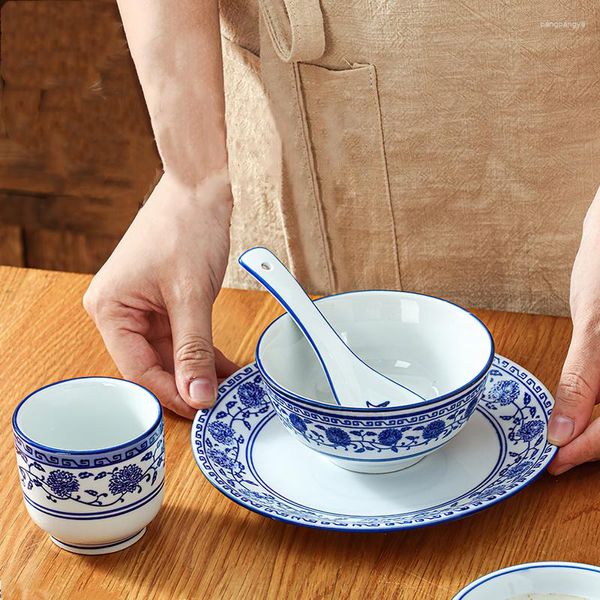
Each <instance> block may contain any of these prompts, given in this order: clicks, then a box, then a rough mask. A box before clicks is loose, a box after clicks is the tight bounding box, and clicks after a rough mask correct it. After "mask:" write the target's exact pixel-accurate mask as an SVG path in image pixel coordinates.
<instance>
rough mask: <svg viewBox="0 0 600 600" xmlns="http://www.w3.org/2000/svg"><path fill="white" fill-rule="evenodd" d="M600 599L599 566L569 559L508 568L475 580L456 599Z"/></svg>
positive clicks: (454, 599)
mask: <svg viewBox="0 0 600 600" xmlns="http://www.w3.org/2000/svg"><path fill="white" fill-rule="evenodd" d="M562 598H564V600H600V568H599V567H595V566H593V565H584V564H580V563H567V562H539V563H528V564H524V565H516V566H514V567H508V568H506V569H502V570H500V571H495V572H494V573H490V574H489V575H484V576H483V577H481V578H480V579H478V580H477V581H474V582H473V583H471V584H470V585H468V586H467V587H466V588H464V589H463V590H462V591H460V592H459V593H458V594H457V595H456V596H454V598H453V600H560V599H562Z"/></svg>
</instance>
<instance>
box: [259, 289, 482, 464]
mask: <svg viewBox="0 0 600 600" xmlns="http://www.w3.org/2000/svg"><path fill="white" fill-rule="evenodd" d="M316 302H317V304H318V307H319V310H320V311H321V312H322V313H323V314H324V316H325V318H326V319H327V320H329V322H330V323H331V324H332V325H333V327H334V329H335V330H336V331H337V332H338V333H339V334H340V336H341V337H342V339H343V340H344V341H345V342H346V343H347V344H348V346H349V347H350V348H351V350H353V351H354V353H355V354H356V355H357V356H358V357H359V358H360V359H362V360H363V361H364V362H366V363H367V364H369V365H370V366H371V367H373V368H374V369H375V370H377V371H379V372H380V373H383V374H384V375H387V376H388V377H390V378H391V379H394V380H396V381H398V382H399V383H401V384H403V385H405V386H406V387H408V388H410V389H412V390H413V391H415V392H417V393H418V394H420V395H421V396H422V397H423V398H424V400H423V401H422V402H417V403H414V404H410V405H404V406H388V407H383V408H363V407H351V406H339V405H337V404H336V403H335V400H334V398H333V395H332V393H331V388H330V387H329V384H328V382H327V379H326V376H325V374H324V373H323V369H322V367H321V364H320V363H319V361H318V359H317V358H316V356H315V353H314V352H313V350H312V348H311V346H310V345H309V344H308V342H307V341H306V339H305V337H304V336H303V335H302V333H301V332H300V330H299V329H298V328H297V327H296V326H295V325H294V323H293V321H292V319H291V318H290V317H289V315H287V314H285V315H283V316H281V317H279V318H278V319H276V320H275V321H273V323H271V325H269V326H268V327H267V329H266V330H265V331H264V333H263V335H262V336H261V338H260V340H259V342H258V346H257V349H256V362H257V365H258V369H259V371H260V374H261V376H262V378H263V379H264V381H265V384H266V391H267V394H268V396H269V398H270V400H271V403H272V404H273V407H274V408H275V411H276V412H277V415H278V416H279V418H280V420H281V422H282V423H283V425H284V427H285V428H286V429H287V430H288V431H289V432H290V433H291V434H292V435H293V436H294V437H295V438H296V439H297V440H298V441H300V442H302V443H303V444H305V445H306V446H308V447H309V448H311V449H312V450H314V451H316V452H319V453H320V454H322V455H324V456H327V457H328V458H330V459H331V460H332V461H333V462H334V463H335V464H337V465H338V466H340V467H343V468H345V469H349V470H351V471H358V472H362V473H387V472H391V471H397V470H400V469H404V468H406V467H410V466H411V465H414V464H415V463H417V462H418V461H419V460H421V459H422V458H424V457H425V456H427V455H428V454H431V453H432V452H434V451H436V450H438V449H439V448H441V447H442V446H444V445H445V444H446V443H448V442H449V441H450V440H451V439H452V438H453V437H454V436H455V435H456V434H458V433H459V432H460V430H461V429H462V428H463V427H464V426H465V424H466V423H467V421H468V420H469V418H470V417H471V415H472V414H473V412H474V411H475V408H476V407H477V404H478V402H479V399H480V398H481V396H482V394H483V390H484V387H485V383H486V379H487V374H488V372H489V369H490V366H491V364H492V360H493V358H494V342H493V339H492V336H491V335H490V332H489V331H488V330H487V328H486V327H485V325H484V324H483V323H482V322H481V321H480V320H479V319H478V318H477V317H475V316H474V315H472V314H471V313H470V312H468V311H466V310H465V309H463V308H461V307H460V306H457V305H456V304H452V303H451V302H447V301H445V300H442V299H439V298H434V297H432V296H425V295H423V294H414V293H410V292H396V291H380V290H373V291H361V292H348V293H345V294H338V295H334V296H327V297H325V298H321V299H319V300H317V301H316Z"/></svg>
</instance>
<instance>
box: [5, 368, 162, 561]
mask: <svg viewBox="0 0 600 600" xmlns="http://www.w3.org/2000/svg"><path fill="white" fill-rule="evenodd" d="M13 430H14V436H15V448H16V452H17V466H18V470H19V478H20V481H21V487H22V490H23V497H24V500H25V506H26V507H27V511H28V512H29V515H30V516H31V518H32V519H33V521H34V522H35V523H36V524H37V525H38V526H39V527H41V528H42V529H43V530H44V531H46V532H47V533H48V534H49V535H50V536H51V538H52V540H53V541H54V543H55V544H57V545H58V546H60V547H61V548H64V549H65V550H69V551H71V552H76V553H79V554H105V553H109V552H115V551H117V550H122V549H123V548H127V547H128V546H131V545H132V544H134V543H135V542H136V541H138V540H139V539H140V538H141V537H142V536H143V535H144V532H145V530H146V525H148V523H150V521H152V519H153V518H154V517H155V516H156V514H157V513H158V511H159V509H160V506H161V504H162V500H163V494H164V481H165V454H164V452H165V451H164V433H163V415H162V409H161V406H160V403H159V402H158V400H157V398H156V397H155V396H154V395H153V394H152V393H151V392H149V391H148V390H147V389H145V388H143V387H141V386H139V385H137V384H135V383H132V382H130V381H124V380H122V379H114V378H110V377H81V378H77V379H68V380H65V381H59V382H57V383H53V384H51V385H48V386H46V387H43V388H41V389H39V390H37V391H35V392H33V393H32V394H30V395H29V396H27V397H26V398H25V399H24V400H23V401H22V402H21V403H20V404H19V405H18V406H17V408H16V409H15V412H14V414H13Z"/></svg>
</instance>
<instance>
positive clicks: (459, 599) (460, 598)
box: [452, 560, 600, 600]
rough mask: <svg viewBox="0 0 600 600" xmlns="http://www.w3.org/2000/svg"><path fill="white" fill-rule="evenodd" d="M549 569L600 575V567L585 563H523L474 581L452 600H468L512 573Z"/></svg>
mask: <svg viewBox="0 0 600 600" xmlns="http://www.w3.org/2000/svg"><path fill="white" fill-rule="evenodd" d="M548 568H555V569H556V568H558V569H575V570H579V571H590V572H592V573H597V574H598V575H600V567H596V566H595V565H588V564H585V563H574V562H562V561H551V560H550V561H543V562H532V563H522V564H520V565H513V566H512V567H505V568H504V569H498V570H497V571H493V572H492V573H488V574H487V575H483V576H482V577H480V578H479V579H476V580H475V581H472V582H471V583H469V584H468V585H467V587H464V588H463V589H462V590H459V591H458V593H457V594H456V595H455V596H453V597H452V600H468V594H470V593H471V592H473V591H474V590H476V589H477V588H478V587H479V586H481V585H483V584H484V583H487V582H488V581H491V580H492V579H496V578H497V577H502V576H503V575H509V574H510V573H518V572H519V571H526V570H530V569H548Z"/></svg>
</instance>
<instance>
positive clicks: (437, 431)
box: [423, 419, 446, 440]
mask: <svg viewBox="0 0 600 600" xmlns="http://www.w3.org/2000/svg"><path fill="white" fill-rule="evenodd" d="M445 428H446V423H445V422H444V421H442V420H441V419H436V420H435V421H432V422H431V423H427V425H426V426H425V429H423V437H424V438H425V439H426V440H434V439H436V438H438V437H440V435H442V433H443V432H444V429H445Z"/></svg>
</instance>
